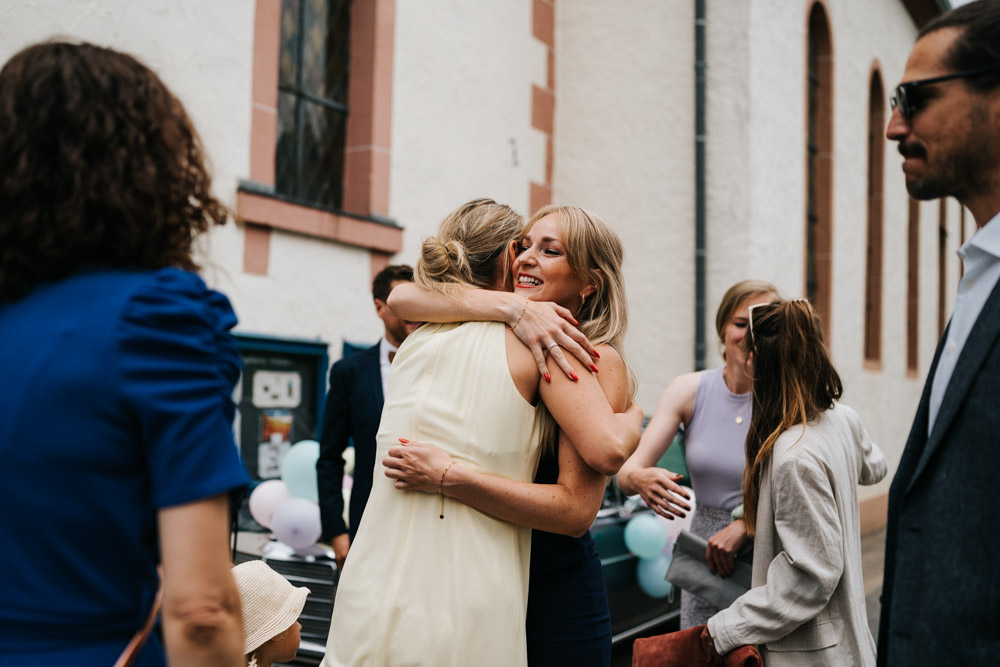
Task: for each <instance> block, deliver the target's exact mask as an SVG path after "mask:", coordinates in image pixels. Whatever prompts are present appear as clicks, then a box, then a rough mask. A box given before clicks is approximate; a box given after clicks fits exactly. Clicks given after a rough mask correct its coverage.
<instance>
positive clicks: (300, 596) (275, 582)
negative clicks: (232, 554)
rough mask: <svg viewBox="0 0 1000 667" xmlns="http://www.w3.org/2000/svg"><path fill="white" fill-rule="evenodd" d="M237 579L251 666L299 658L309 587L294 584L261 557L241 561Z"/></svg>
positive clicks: (268, 665)
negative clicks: (300, 618)
mask: <svg viewBox="0 0 1000 667" xmlns="http://www.w3.org/2000/svg"><path fill="white" fill-rule="evenodd" d="M233 578H234V579H236V587H237V588H238V589H239V591H240V602H241V606H242V607H243V653H244V654H246V657H247V666H248V667H271V663H272V662H274V661H279V662H284V661H288V660H292V659H293V658H295V654H296V652H298V650H299V640H300V637H299V632H300V631H301V630H302V625H301V624H300V623H299V622H298V618H299V614H301V613H302V607H303V606H304V605H305V603H306V596H307V595H309V589H308V588H301V587H295V586H292V585H291V584H290V583H288V581H287V580H286V579H285V578H284V577H282V576H281V575H280V574H278V573H277V572H275V571H274V570H272V569H271V568H270V567H268V566H267V564H266V563H264V561H261V560H252V561H247V562H246V563H240V564H239V565H237V566H236V567H234V568H233Z"/></svg>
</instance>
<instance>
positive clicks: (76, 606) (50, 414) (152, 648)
mask: <svg viewBox="0 0 1000 667" xmlns="http://www.w3.org/2000/svg"><path fill="white" fill-rule="evenodd" d="M235 323H236V317H235V315H234V314H233V311H232V309H231V308H230V306H229V302H228V301H227V300H226V298H225V297H224V296H222V295H221V294H218V293H217V292H213V291H211V290H209V289H208V288H206V287H205V284H204V283H203V282H202V281H201V279H200V278H199V277H198V276H196V275H194V274H192V273H188V272H185V271H180V270H176V269H164V270H160V271H141V272H140V271H133V272H126V271H99V272H91V273H84V274H79V275H76V276H73V277H71V278H68V279H65V280H62V281H59V282H55V283H49V284H45V285H41V286H39V287H37V288H35V289H34V291H32V292H31V293H30V294H29V295H28V296H26V297H24V298H22V299H20V300H18V301H14V302H11V303H3V304H0V369H3V381H2V383H0V508H2V509H0V535H2V536H3V548H0V577H2V581H3V583H2V585H0V667H7V666H8V665H10V666H13V665H17V666H18V667H25V666H29V667H34V666H39V665H54V664H60V665H61V664H65V665H76V666H81V667H83V666H87V665H95V666H96V665H101V666H102V667H106V666H107V665H111V664H113V663H114V661H115V659H116V658H117V657H118V655H119V654H120V653H121V651H122V649H123V648H124V646H125V645H126V643H128V641H129V639H130V638H131V637H132V635H133V634H134V633H135V631H136V630H137V629H138V628H139V627H140V625H141V624H142V622H143V621H144V619H145V617H146V615H147V613H148V611H149V608H150V606H151V604H152V600H153V597H154V595H155V592H156V588H157V574H156V565H157V563H158V561H159V554H158V551H159V544H158V539H157V523H156V512H157V510H159V509H162V508H166V507H171V506H175V505H180V504H184V503H189V502H193V501H197V500H202V499H205V498H208V497H211V496H214V495H217V494H219V493H223V492H226V491H229V490H231V489H235V488H238V487H241V486H243V485H245V484H246V482H247V481H248V477H247V474H246V471H245V470H244V468H243V465H242V463H241V462H240V459H239V454H238V452H237V449H236V446H235V442H234V439H233V432H232V419H233V414H234V407H235V406H234V404H233V401H232V391H233V386H234V384H235V382H236V380H237V378H238V377H239V369H240V361H239V354H238V351H237V349H236V346H235V344H234V341H233V340H232V338H231V336H230V335H229V333H228V332H229V329H231V328H232V326H233V325H234V324H235ZM165 662H166V661H165V658H164V654H163V647H162V644H161V642H160V640H159V638H158V636H157V634H156V633H154V634H153V636H152V637H151V638H150V641H149V643H148V644H147V646H146V649H145V650H144V651H143V653H142V655H141V657H140V658H139V661H138V663H137V664H138V665H141V666H142V667H152V666H156V667H160V666H162V665H164V664H165Z"/></svg>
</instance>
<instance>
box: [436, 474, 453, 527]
mask: <svg viewBox="0 0 1000 667" xmlns="http://www.w3.org/2000/svg"><path fill="white" fill-rule="evenodd" d="M453 465H455V462H454V461H452V462H451V463H449V464H448V465H446V466H445V467H444V472H443V473H441V482H440V483H439V484H438V493H440V494H441V516H439V517H438V518H439V519H443V518H444V476H445V475H447V474H448V470H450V469H451V467H452V466H453Z"/></svg>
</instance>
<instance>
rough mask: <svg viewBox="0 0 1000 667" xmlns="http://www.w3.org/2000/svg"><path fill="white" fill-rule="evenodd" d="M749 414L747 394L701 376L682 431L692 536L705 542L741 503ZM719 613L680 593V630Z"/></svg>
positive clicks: (714, 373) (713, 376) (709, 374)
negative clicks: (691, 493)
mask: <svg viewBox="0 0 1000 667" xmlns="http://www.w3.org/2000/svg"><path fill="white" fill-rule="evenodd" d="M750 410H751V394H750V392H747V393H745V394H734V393H733V392H731V391H729V387H727V386H726V382H725V380H724V379H723V376H722V368H715V369H712V370H708V371H703V372H702V373H701V376H700V378H699V380H698V392H697V393H696V394H695V399H694V408H693V409H692V411H691V420H690V423H689V424H687V426H686V428H685V434H684V453H685V456H686V458H687V465H688V470H689V471H690V473H691V485H692V486H693V487H694V495H695V501H696V504H695V511H694V518H693V520H692V522H691V531H692V532H693V533H695V534H696V535H698V536H699V537H703V538H705V539H706V540H707V539H708V538H710V537H712V535H714V534H715V533H717V532H719V531H720V530H722V529H723V528H725V527H726V526H727V525H729V523H730V516H729V515H730V512H732V511H733V510H734V509H736V507H737V506H739V504H740V503H742V502H743V493H742V491H741V488H740V485H741V482H742V479H743V469H744V467H746V453H745V449H744V447H745V443H746V437H747V429H749V428H750ZM718 611H719V610H718V609H717V608H716V607H714V606H713V605H711V604H709V603H708V602H706V601H705V600H703V599H702V598H700V597H698V596H697V595H694V594H692V593H688V592H687V591H682V592H681V629H682V630H683V629H685V628H690V627H692V626H695V625H700V624H702V623H704V622H706V621H707V620H708V619H709V618H710V617H712V616H713V615H714V614H715V613H716V612H718Z"/></svg>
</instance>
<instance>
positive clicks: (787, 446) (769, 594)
mask: <svg viewBox="0 0 1000 667" xmlns="http://www.w3.org/2000/svg"><path fill="white" fill-rule="evenodd" d="M885 473H886V463H885V457H884V456H883V455H882V451H881V450H880V449H879V448H878V447H877V446H875V445H874V444H873V443H872V442H871V440H870V439H869V437H868V433H867V432H866V431H865V428H864V426H862V424H861V420H860V419H859V418H858V415H857V413H856V412H854V410H852V409H851V408H849V407H847V406H846V405H841V404H837V405H835V406H834V407H833V408H832V409H830V410H827V411H825V412H823V413H822V414H821V415H820V416H819V417H818V418H817V419H816V420H814V421H812V422H810V423H808V424H807V425H806V426H805V428H802V427H801V426H794V427H792V428H790V429H789V430H787V431H785V432H784V433H782V434H781V436H779V438H778V440H777V442H776V443H775V445H774V451H773V454H772V456H771V461H770V463H769V465H768V466H767V468H766V470H765V472H764V479H763V480H762V483H761V489H760V502H759V504H758V507H757V538H756V540H755V542H754V552H753V584H752V585H753V588H751V589H750V590H749V591H747V592H746V593H745V594H744V595H742V596H740V597H739V598H738V599H737V600H736V601H735V602H734V603H733V604H732V606H731V607H729V608H728V609H725V610H723V611H721V612H719V613H718V614H716V615H715V616H713V617H712V618H711V619H709V621H708V628H709V632H711V634H712V637H713V639H714V641H715V647H716V650H718V651H719V652H720V653H722V654H725V653H728V652H729V651H731V650H733V649H734V648H736V647H738V646H742V645H745V644H756V645H758V646H759V647H760V649H761V655H762V657H763V658H764V664H765V665H767V667H775V666H780V665H833V666H836V667H841V666H842V665H865V666H867V665H874V664H875V641H874V639H872V636H871V632H870V631H869V630H868V621H867V616H866V612H865V591H864V577H863V575H862V573H861V532H860V520H859V513H858V494H857V484H859V483H860V484H874V483H876V482H878V481H879V480H880V479H882V478H883V477H885Z"/></svg>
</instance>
